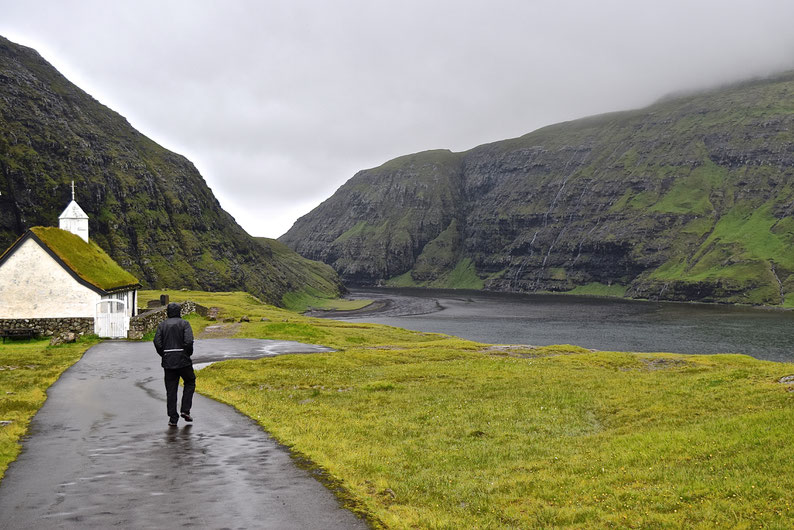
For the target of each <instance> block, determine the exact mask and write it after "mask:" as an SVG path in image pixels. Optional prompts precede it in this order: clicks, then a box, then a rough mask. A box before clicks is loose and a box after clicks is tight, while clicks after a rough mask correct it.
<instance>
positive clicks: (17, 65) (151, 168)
mask: <svg viewBox="0 0 794 530" xmlns="http://www.w3.org/2000/svg"><path fill="white" fill-rule="evenodd" d="M72 180H75V182H76V184H77V186H76V188H77V196H76V199H77V202H78V203H79V204H80V206H81V207H82V208H83V209H84V210H85V212H86V213H87V214H88V215H89V218H90V221H89V223H90V237H91V240H92V241H93V242H95V243H96V244H98V245H99V246H100V247H102V249H104V250H105V251H106V252H107V253H108V254H109V255H110V256H111V257H112V258H113V259H114V260H116V261H117V262H118V263H119V264H120V265H121V266H122V267H123V268H124V269H126V270H127V271H129V272H130V273H131V274H132V275H133V276H135V277H136V278H138V279H139V280H140V281H141V283H142V284H144V285H145V286H147V287H151V288H164V287H171V288H191V289H203V290H226V291H230V290H245V291H248V292H250V293H252V294H254V295H256V296H258V297H260V298H262V299H264V300H267V301H269V302H271V303H275V304H281V303H282V298H283V297H284V295H286V294H287V293H290V292H293V291H302V290H304V289H307V288H311V289H314V290H317V291H319V292H322V293H323V294H324V295H326V296H333V295H336V294H338V293H339V291H340V289H341V284H340V283H339V280H338V278H337V276H336V274H335V273H334V272H333V271H332V270H331V269H329V268H327V267H323V266H320V265H319V264H314V263H311V262H309V261H308V260H304V259H302V258H300V257H299V256H297V255H295V254H290V253H289V252H287V250H286V249H281V250H279V251H278V252H276V251H274V250H273V249H272V248H270V247H268V246H266V245H265V246H263V245H262V244H260V243H259V242H258V241H256V240H255V239H254V238H252V237H251V236H249V235H248V234H247V233H246V232H245V231H244V230H243V229H242V228H241V227H240V226H239V225H238V224H237V223H236V222H235V220H234V219H233V218H232V217H231V216H230V215H229V214H228V213H226V212H225V211H224V210H223V209H222V208H221V206H220V204H219V203H218V201H217V199H216V198H215V197H214V195H213V194H212V191H211V190H210V189H209V187H208V186H207V184H206V183H205V182H204V179H203V177H202V176H201V175H200V174H199V172H198V171H197V170H196V168H195V167H194V166H193V164H192V163H190V161H189V160H187V159H186V158H184V157H182V156H180V155H178V154H176V153H172V152H171V151H168V150H167V149H164V148H163V147H161V146H159V145H157V144H156V143H154V142H153V141H152V140H150V139H149V138H147V137H145V136H143V135H142V134H140V133H139V132H138V131H136V130H135V129H134V128H132V126H130V124H129V123H128V122H127V121H126V120H125V119H124V118H123V117H122V116H120V115H119V114H117V113H115V112H113V111H112V110H110V109H108V108H107V107H105V106H104V105H102V104H100V103H99V102H97V101H96V100H95V99H93V98H92V97H91V96H89V95H88V94H86V93H85V92H83V91H82V90H80V89H79V88H78V87H76V86H75V85H73V84H72V83H70V82H69V81H68V80H67V79H66V78H65V77H63V76H62V75H61V74H60V73H58V72H57V71H56V70H55V69H54V68H53V67H52V66H51V65H50V64H49V63H47V62H46V61H45V60H44V59H42V58H41V56H39V54H38V53H36V52H35V51H34V50H31V49H30V48H25V47H23V46H18V45H16V44H14V43H12V42H10V41H8V40H6V39H4V38H2V37H0V249H5V248H6V247H7V246H8V245H10V244H11V243H12V242H13V241H15V240H16V238H17V237H19V236H20V235H21V234H22V233H24V232H25V230H27V229H28V228H30V227H32V226H57V225H58V215H59V214H60V213H61V211H63V209H64V208H65V207H66V205H67V204H68V203H69V200H70V187H69V183H70V182H71V181H72Z"/></svg>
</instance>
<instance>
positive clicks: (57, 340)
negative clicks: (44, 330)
mask: <svg viewBox="0 0 794 530" xmlns="http://www.w3.org/2000/svg"><path fill="white" fill-rule="evenodd" d="M76 340H77V335H75V334H74V333H72V332H71V331H67V332H66V333H61V334H60V335H53V336H52V338H51V339H50V346H57V345H59V344H67V343H70V342H75V341H76Z"/></svg>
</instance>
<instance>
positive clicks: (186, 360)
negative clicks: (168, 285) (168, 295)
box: [154, 303, 193, 370]
mask: <svg viewBox="0 0 794 530" xmlns="http://www.w3.org/2000/svg"><path fill="white" fill-rule="evenodd" d="M181 310H182V308H181V306H180V305H179V304H174V303H171V304H168V308H167V309H166V314H167V315H168V319H167V320H164V321H162V322H160V324H159V325H158V326H157V331H156V332H155V334H154V348H155V349H156V350H157V354H158V355H159V356H160V357H162V363H160V364H161V366H162V367H163V368H168V369H170V370H175V369H177V368H184V367H185V366H192V365H193V361H192V360H191V359H190V356H191V355H193V328H191V327H190V323H189V322H188V321H187V320H184V319H183V318H182V317H180V316H179V314H180V311H181Z"/></svg>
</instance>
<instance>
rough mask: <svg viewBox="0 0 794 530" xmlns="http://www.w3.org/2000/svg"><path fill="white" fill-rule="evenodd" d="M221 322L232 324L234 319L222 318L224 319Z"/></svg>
mask: <svg viewBox="0 0 794 530" xmlns="http://www.w3.org/2000/svg"><path fill="white" fill-rule="evenodd" d="M223 321H224V322H234V318H232V317H227V318H224V319H223Z"/></svg>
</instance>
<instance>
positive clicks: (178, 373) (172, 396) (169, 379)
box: [163, 366, 196, 421]
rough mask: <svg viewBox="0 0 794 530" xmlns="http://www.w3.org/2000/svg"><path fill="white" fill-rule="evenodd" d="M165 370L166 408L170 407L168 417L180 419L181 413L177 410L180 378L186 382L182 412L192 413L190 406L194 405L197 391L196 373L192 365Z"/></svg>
mask: <svg viewBox="0 0 794 530" xmlns="http://www.w3.org/2000/svg"><path fill="white" fill-rule="evenodd" d="M163 370H165V400H166V408H167V409H168V417H169V418H170V419H172V420H174V421H176V420H178V419H179V414H177V412H176V393H177V390H179V378H180V377H181V378H182V381H183V382H184V384H185V388H184V390H183V391H182V406H181V407H180V408H179V411H180V412H185V413H187V414H190V407H191V406H193V392H195V391H196V374H195V373H193V367H192V366H184V367H182V368H176V369H174V370H171V369H169V368H163Z"/></svg>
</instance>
